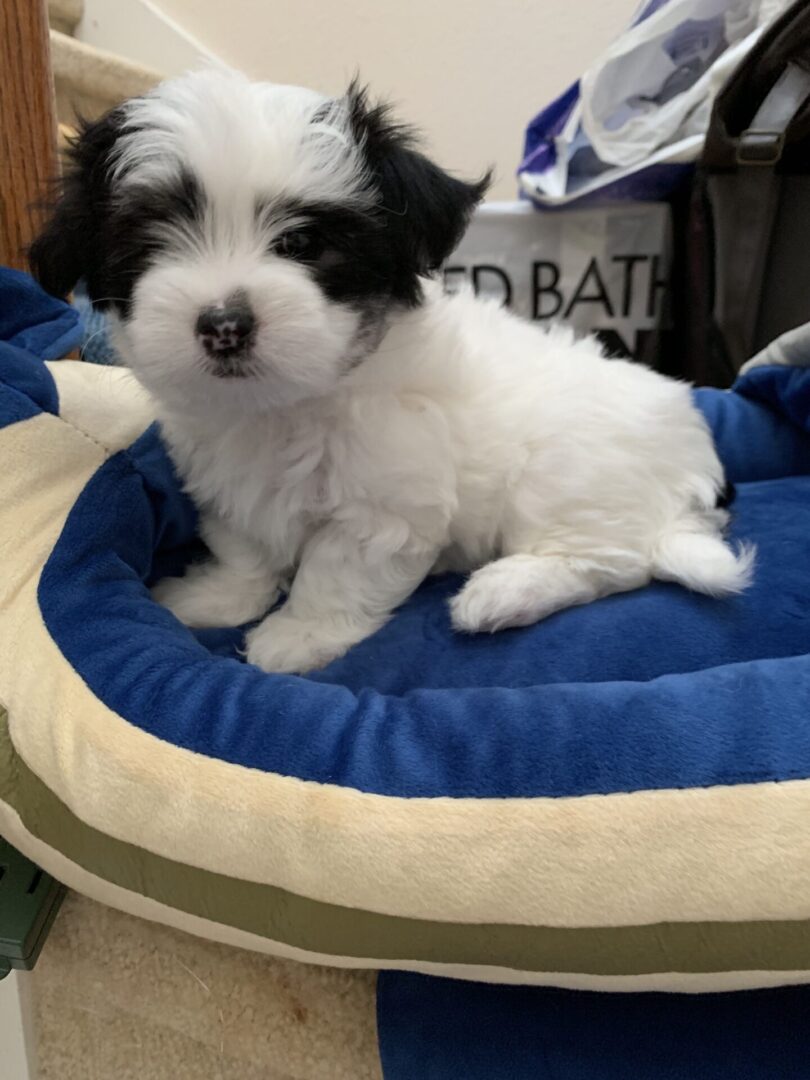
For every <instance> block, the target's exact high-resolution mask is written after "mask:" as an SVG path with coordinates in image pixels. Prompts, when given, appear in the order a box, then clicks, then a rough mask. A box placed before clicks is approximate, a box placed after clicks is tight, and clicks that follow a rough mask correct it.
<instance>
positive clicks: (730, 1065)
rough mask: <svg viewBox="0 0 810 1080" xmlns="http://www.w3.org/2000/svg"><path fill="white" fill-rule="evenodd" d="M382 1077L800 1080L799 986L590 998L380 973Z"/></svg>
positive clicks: (803, 1050) (809, 999) (807, 1064)
mask: <svg viewBox="0 0 810 1080" xmlns="http://www.w3.org/2000/svg"><path fill="white" fill-rule="evenodd" d="M377 1013H378V1020H379V1041H380V1057H381V1059H382V1066H383V1075H384V1077H385V1080H807V1077H808V1076H810V1047H808V1035H807V1032H808V1016H810V988H808V987H782V988H780V989H774V990H754V991H740V992H738V993H735V994H711V995H691V994H599V993H595V992H593V991H583V990H547V989H542V988H539V987H526V986H500V987H494V986H487V985H485V984H480V983H460V982H455V981H454V980H452V979H433V978H429V977H428V976H425V975H404V974H398V973H390V972H382V973H381V975H380V981H379V984H378V988H377Z"/></svg>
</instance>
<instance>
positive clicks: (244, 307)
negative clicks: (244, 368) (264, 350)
mask: <svg viewBox="0 0 810 1080" xmlns="http://www.w3.org/2000/svg"><path fill="white" fill-rule="evenodd" d="M194 329H195V331H196V334H197V337H198V338H199V339H200V342H201V344H202V346H203V348H204V349H205V351H206V352H207V353H208V355H209V356H213V357H214V358H216V359H219V358H225V357H229V356H235V355H236V354H237V353H240V352H242V351H243V350H244V349H245V348H246V347H247V346H248V345H249V344H250V342H251V340H252V338H253V335H254V332H255V329H256V316H255V315H254V314H253V309H252V308H251V306H250V302H249V300H248V298H247V296H246V295H245V294H244V293H243V292H235V293H234V294H233V296H229V297H228V299H227V300H226V301H225V303H224V304H221V305H213V306H211V307H206V308H203V310H202V311H201V312H200V314H199V315H198V317H197V323H196V326H195V327H194Z"/></svg>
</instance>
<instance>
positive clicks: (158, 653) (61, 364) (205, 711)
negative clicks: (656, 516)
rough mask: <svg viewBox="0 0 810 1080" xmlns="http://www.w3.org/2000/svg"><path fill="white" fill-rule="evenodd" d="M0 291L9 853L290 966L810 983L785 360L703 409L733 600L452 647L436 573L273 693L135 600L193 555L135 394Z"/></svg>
mask: <svg viewBox="0 0 810 1080" xmlns="http://www.w3.org/2000/svg"><path fill="white" fill-rule="evenodd" d="M13 286H14V288H24V289H25V290H26V293H27V297H28V299H27V303H28V308H27V310H28V322H29V325H30V326H31V327H36V328H37V333H36V335H33V336H31V337H30V340H31V341H35V342H36V351H37V352H38V353H39V355H35V354H34V352H32V351H31V349H30V348H29V347H25V343H24V342H23V343H22V344H21V343H20V340H19V328H17V330H16V331H15V333H16V334H17V335H18V336H17V338H15V344H3V345H0V462H2V470H1V471H0V560H2V568H3V572H2V575H1V576H0V701H2V704H3V706H4V710H3V712H2V720H1V721H0V832H2V833H3V834H4V835H5V836H6V837H7V838H8V839H9V840H10V841H11V842H12V843H13V844H15V845H16V846H17V847H18V848H20V849H21V850H22V851H23V852H24V853H25V854H27V855H28V856H29V857H31V858H33V859H35V860H36V861H38V862H39V864H40V865H42V866H43V867H45V868H46V869H47V870H48V871H50V872H51V873H53V874H54V875H55V876H57V877H58V878H60V879H61V880H62V881H64V882H65V883H66V884H68V885H70V886H72V887H74V888H76V889H77V890H79V891H82V892H84V893H86V894H88V895H89V896H91V897H94V898H96V899H99V900H102V901H104V902H106V903H108V904H110V905H112V906H115V907H120V908H122V909H125V910H128V911H130V912H132V913H134V914H139V915H143V916H146V917H148V918H151V919H155V920H158V921H163V922H166V923H170V924H173V925H175V926H178V927H180V928H183V929H186V930H190V931H193V932H195V933H197V934H201V935H203V936H207V937H211V938H215V939H218V940H222V941H226V942H231V943H234V944H238V945H243V946H246V947H249V948H254V949H260V950H265V951H269V952H274V953H277V954H279V955H282V956H287V957H293V958H299V959H307V960H314V961H317V962H323V963H330V964H344V965H351V966H358V967H378V968H385V967H393V968H401V969H412V970H417V971H424V972H433V973H440V974H450V975H456V976H462V977H468V978H480V979H488V980H493V981H505V982H509V981H513V982H534V983H540V984H554V985H559V986H574V987H579V986H583V987H592V988H601V989H633V988H664V989H685V990H698V989H722V988H729V987H738V986H765V985H773V984H778V983H785V982H797V981H802V980H805V979H807V978H808V975H807V973H808V972H810V827H808V824H807V822H808V821H810V561H808V553H809V552H810V435H808V428H809V427H810V370H804V369H799V368H796V367H790V366H787V365H783V366H778V365H772V364H770V365H765V366H760V367H757V368H755V369H754V370H753V371H751V372H750V373H749V374H748V375H747V376H745V377H744V378H743V379H742V380H741V382H740V383H739V385H738V387H737V389H736V391H735V392H733V393H722V392H715V391H702V392H699V393H698V398H699V401H700V404H701V406H702V407H703V408H704V411H705V412H706V414H707V416H708V417H709V419H710V422H711V423H712V426H713V428H714V430H715V432H716V435H717V438H718V444H719V446H720V450H721V454H722V455H723V457H724V458H725V460H726V461H727V463H728V465H729V471H730V476H731V479H733V480H734V481H735V482H736V483H737V484H738V497H737V500H736V503H735V513H734V521H733V533H734V535H735V536H736V537H737V538H739V539H744V540H746V541H754V542H756V543H757V544H758V546H759V559H758V564H757V572H756V579H755V583H754V585H753V587H752V588H751V589H750V590H749V591H748V592H747V593H745V594H744V595H743V596H740V597H738V598H735V599H732V600H723V601H714V600H711V599H709V598H706V597H700V596H697V595H692V594H690V593H688V592H686V591H685V590H683V589H681V588H679V587H677V586H668V585H665V584H656V585H653V586H651V587H648V588H646V589H643V590H640V591H638V592H635V593H629V594H625V595H621V596H614V597H610V598H607V599H605V600H602V601H599V602H597V603H595V604H591V605H588V606H585V607H581V608H576V609H572V610H570V611H566V612H562V613H560V614H559V615H556V616H554V617H553V618H551V619H549V620H547V621H546V622H544V623H542V624H540V625H537V626H535V627H530V628H528V629H525V630H514V631H507V632H504V633H501V634H499V635H495V636H493V637H487V636H482V637H462V636H459V635H456V634H454V633H452V632H451V629H450V626H449V619H448V614H447V605H446V601H447V598H448V597H449V596H450V595H451V594H452V592H453V591H454V590H455V589H456V588H457V587H458V584H459V583H458V580H456V579H453V578H449V577H439V578H435V579H431V580H429V581H428V582H426V583H425V584H424V585H423V587H422V588H421V589H420V590H419V591H418V592H417V594H416V595H415V596H413V597H412V598H411V600H409V601H408V602H407V603H406V604H404V605H403V607H402V608H401V609H400V610H399V611H398V612H397V614H396V615H395V617H394V618H393V619H392V620H391V622H390V623H389V624H388V625H387V626H386V627H384V628H383V629H382V630H381V631H379V632H378V633H377V634H376V635H374V637H372V638H370V639H369V640H367V641H365V642H363V643H361V644H360V645H358V646H357V647H356V648H355V649H353V650H352V651H351V652H350V653H349V654H348V655H347V656H346V657H345V658H343V659H342V660H339V661H337V662H335V663H333V664H332V665H330V666H329V667H328V668H326V669H325V670H323V671H320V672H316V673H313V674H311V675H308V676H307V677H295V676H274V675H266V674H264V673H262V672H260V671H259V670H258V669H256V668H253V667H251V666H250V665H248V664H246V663H245V662H244V661H243V660H242V658H241V657H240V655H239V647H240V644H241V641H242V633H243V631H242V630H240V629H235V628H223V629H222V630H218V631H201V632H197V633H193V632H192V631H190V630H188V629H186V628H185V627H184V626H182V625H181V624H180V623H179V622H177V621H176V620H175V619H174V617H173V616H172V615H171V614H169V613H168V612H167V611H165V610H163V609H162V608H160V607H158V606H157V605H156V604H154V603H153V602H152V600H151V598H150V595H149V591H148V586H149V584H150V583H151V582H152V581H154V580H155V579H156V578H158V577H160V576H162V575H163V574H165V573H166V572H171V571H174V572H178V571H179V570H180V569H181V567H182V565H183V563H184V562H186V561H187V560H188V559H189V558H192V557H194V556H195V553H196V552H197V548H196V546H195V540H194V536H195V524H196V522H195V515H194V511H193V508H192V506H191V505H190V503H189V502H188V500H187V499H186V498H185V496H184V495H183V493H182V492H181V490H180V488H179V485H178V482H177V479H176V477H175V475H174V473H173V471H172V469H171V466H170V463H169V460H168V458H167V456H166V453H165V451H164V449H163V446H162V444H161V440H160V435H159V431H158V429H157V427H156V425H155V424H154V423H153V422H152V408H151V405H150V402H149V400H148V398H147V397H146V395H145V394H144V393H143V392H142V391H141V390H140V389H139V388H138V386H137V384H136V383H135V382H134V380H133V379H132V377H131V376H130V375H129V374H128V373H127V372H125V371H123V370H121V369H115V368H101V367H96V366H93V365H89V364H85V363H81V362H74V361H49V362H43V361H42V359H40V356H41V355H42V354H43V352H45V353H47V343H45V344H43V342H44V339H46V338H47V333H46V331H45V330H44V329H43V326H42V325H41V324H42V323H43V322H47V316H46V314H45V313H46V310H51V309H50V308H49V305H53V304H54V303H55V301H53V300H51V299H50V298H47V297H44V295H43V294H41V293H39V291H38V290H37V288H36V286H34V285H33V283H32V282H30V281H28V280H27V279H22V278H21V277H20V276H19V275H15V276H14V279H13ZM9 287H10V285H9V275H8V274H5V275H3V276H2V277H1V278H0V312H3V311H4V310H6V309H7V305H5V304H4V302H3V291H5V290H7V289H8V288H9ZM38 305H42V307H41V308H40V307H38ZM38 313H39V314H42V315H43V317H42V318H41V319H40V318H39V317H38ZM3 321H6V320H4V319H3V318H2V317H0V337H4V338H5V339H6V341H8V340H9V338H11V337H12V336H13V335H12V334H11V333H10V332H7V328H6V327H3V325H2V323H3ZM57 322H58V320H57ZM54 326H55V327H56V323H55V324H54Z"/></svg>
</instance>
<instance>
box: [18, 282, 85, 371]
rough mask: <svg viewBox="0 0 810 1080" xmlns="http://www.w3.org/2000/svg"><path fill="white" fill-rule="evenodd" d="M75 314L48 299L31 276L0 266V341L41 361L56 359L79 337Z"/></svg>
mask: <svg viewBox="0 0 810 1080" xmlns="http://www.w3.org/2000/svg"><path fill="white" fill-rule="evenodd" d="M82 333H83V330H82V326H81V319H80V317H79V313H78V311H76V309H75V308H72V307H71V306H70V304H66V303H65V302H64V301H63V300H57V299H55V298H54V297H53V296H49V295H48V294H47V293H46V292H45V291H44V290H43V289H41V288H40V287H39V285H37V283H36V282H35V281H34V279H33V278H32V277H30V275H28V274H24V273H22V271H20V270H11V269H10V268H8V267H0V342H5V343H7V344H9V345H13V346H16V347H17V348H19V349H23V350H25V351H27V352H30V353H32V354H33V355H34V356H38V357H39V358H40V359H41V360H59V359H61V358H62V357H63V356H67V354H68V353H69V352H72V351H73V349H75V348H77V346H78V344H79V342H80V341H81V338H82Z"/></svg>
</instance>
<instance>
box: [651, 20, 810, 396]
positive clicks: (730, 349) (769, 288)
mask: <svg viewBox="0 0 810 1080" xmlns="http://www.w3.org/2000/svg"><path fill="white" fill-rule="evenodd" d="M675 239H676V250H675V257H674V264H673V285H674V287H673V290H672V296H671V310H670V318H671V320H672V325H673V326H674V329H675V331H676V332H675V335H674V340H675V341H677V343H678V351H679V352H680V358H679V362H676V361H674V358H672V357H669V358H668V359H667V358H661V359H662V360H663V361H664V364H663V365H661V366H665V367H668V368H670V369H671V370H672V369H673V368H676V369H677V370H679V373H680V374H682V375H685V376H686V377H687V378H690V379H691V380H693V381H694V382H696V383H698V384H701V385H710V386H728V385H730V384H731V382H732V381H733V380H734V378H735V376H736V373H737V372H738V371H739V368H740V367H741V365H742V364H743V363H744V362H745V361H746V360H747V359H749V357H751V356H752V355H753V354H754V353H756V352H757V351H759V349H760V348H763V347H764V346H765V345H767V344H768V343H769V342H770V341H772V340H773V339H774V338H775V337H777V336H778V335H779V334H781V333H783V332H784V331H785V330H789V329H792V328H793V327H795V326H799V325H801V324H802V323H805V322H810V0H798V2H797V3H794V4H792V5H791V7H790V8H788V10H787V11H786V12H785V13H784V14H783V15H782V16H781V17H780V18H779V19H778V20H777V21H776V22H775V23H774V24H773V25H772V26H771V27H769V29H768V30H767V31H766V32H765V33H764V34H763V36H762V37H761V38H760V40H759V41H758V42H757V44H756V45H755V46H754V48H753V49H752V50H751V52H750V53H749V54H748V55H747V56H746V58H745V59H744V60H743V62H742V64H741V65H740V67H739V68H738V69H737V70H736V71H735V72H734V74H733V75H732V76H731V78H730V79H729V81H728V83H727V84H726V85H725V87H724V88H723V89H722V91H721V92H720V94H719V95H718V97H717V99H716V101H715V104H714V109H713V112H712V117H711V122H710V125H709V131H708V134H707V137H706V143H705V147H704V151H703V155H702V157H701V160H700V161H699V163H698V167H697V170H696V173H695V178H694V182H693V184H692V187H691V191H690V192H689V194H688V196H687V197H686V198H685V199H683V200H681V203H680V205H678V203H677V200H676V205H675Z"/></svg>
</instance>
